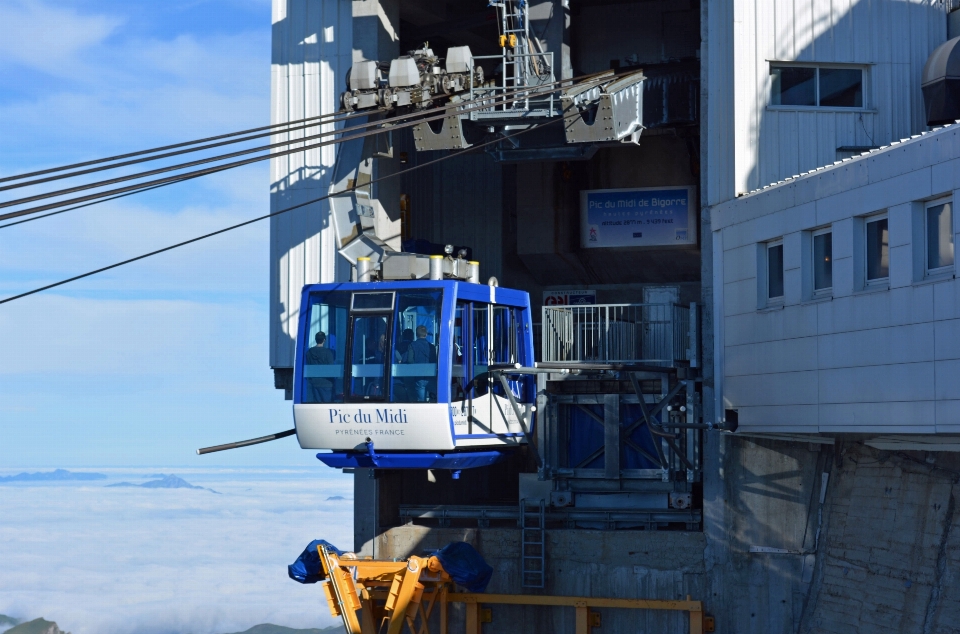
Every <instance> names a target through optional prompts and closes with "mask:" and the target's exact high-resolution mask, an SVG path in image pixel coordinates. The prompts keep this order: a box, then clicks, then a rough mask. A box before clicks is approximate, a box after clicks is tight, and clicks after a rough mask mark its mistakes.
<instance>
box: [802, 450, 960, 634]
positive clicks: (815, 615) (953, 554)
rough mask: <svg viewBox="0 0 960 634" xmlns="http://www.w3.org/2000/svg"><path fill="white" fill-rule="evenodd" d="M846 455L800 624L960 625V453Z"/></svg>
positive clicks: (944, 628)
mask: <svg viewBox="0 0 960 634" xmlns="http://www.w3.org/2000/svg"><path fill="white" fill-rule="evenodd" d="M840 455H841V456H842V458H841V460H840V462H841V464H842V466H841V467H839V468H836V467H834V469H833V477H832V482H831V485H830V489H829V493H828V496H827V504H826V506H825V509H824V531H823V533H822V535H821V545H822V547H821V553H822V556H821V557H820V561H819V562H818V563H817V565H816V567H815V571H814V577H813V580H812V582H813V588H812V592H811V593H810V597H809V605H808V607H807V610H806V612H805V613H804V618H803V626H802V628H801V629H800V631H801V632H810V633H816V634H827V633H831V634H832V633H837V634H840V633H843V634H858V633H860V632H863V633H866V632H878V631H882V632H903V633H907V632H910V633H913V632H924V633H927V632H958V631H960V583H958V582H960V515H958V513H957V504H956V501H957V496H958V494H960V486H958V484H957V483H958V479H960V456H957V454H954V453H939V454H921V453H906V452H896V453H891V452H884V451H877V450H872V449H868V448H864V447H856V446H854V447H850V448H841V449H840Z"/></svg>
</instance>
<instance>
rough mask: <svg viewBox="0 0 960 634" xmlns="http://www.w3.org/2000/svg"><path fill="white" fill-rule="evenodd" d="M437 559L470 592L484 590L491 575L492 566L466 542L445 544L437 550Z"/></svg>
mask: <svg viewBox="0 0 960 634" xmlns="http://www.w3.org/2000/svg"><path fill="white" fill-rule="evenodd" d="M437 559H439V560H440V565H441V566H443V569H444V570H446V571H447V574H448V575H450V576H451V577H452V578H453V580H454V581H456V582H457V583H459V584H460V585H461V586H463V587H464V588H466V589H467V590H469V591H470V592H483V591H484V590H486V589H487V584H488V583H490V577H492V576H493V568H491V567H490V566H489V565H487V562H485V561H484V560H483V557H482V556H481V555H480V553H478V552H477V551H476V550H475V549H474V548H473V546H471V545H470V544H468V543H466V542H453V543H451V544H447V545H446V546H444V547H443V548H441V549H440V550H438V551H437Z"/></svg>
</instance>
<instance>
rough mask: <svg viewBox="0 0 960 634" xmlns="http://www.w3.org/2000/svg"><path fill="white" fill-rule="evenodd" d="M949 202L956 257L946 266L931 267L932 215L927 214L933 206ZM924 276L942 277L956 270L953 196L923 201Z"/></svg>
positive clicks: (951, 233) (951, 240)
mask: <svg viewBox="0 0 960 634" xmlns="http://www.w3.org/2000/svg"><path fill="white" fill-rule="evenodd" d="M943 204H948V205H950V227H949V231H950V243H951V244H953V246H954V259H953V262H951V263H950V264H947V265H944V266H938V267H936V268H930V217H929V216H928V215H927V213H928V211H929V209H930V208H931V207H937V206H939V205H943ZM922 220H923V277H924V279H930V278H941V277H947V276H951V275H952V274H953V272H954V267H955V266H956V262H957V260H956V244H955V239H956V235H955V232H954V218H953V196H942V197H940V198H936V199H934V200H929V201H927V202H925V203H923V216H922Z"/></svg>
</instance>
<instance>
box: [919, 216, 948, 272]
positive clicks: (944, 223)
mask: <svg viewBox="0 0 960 634" xmlns="http://www.w3.org/2000/svg"><path fill="white" fill-rule="evenodd" d="M952 207H953V205H952V201H950V200H935V201H933V202H930V203H927V205H926V207H925V214H924V215H925V222H926V229H927V230H926V234H927V239H926V250H927V266H926V273H927V275H937V274H940V273H945V272H947V270H949V269H951V268H952V267H953V209H952Z"/></svg>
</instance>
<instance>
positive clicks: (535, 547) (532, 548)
mask: <svg viewBox="0 0 960 634" xmlns="http://www.w3.org/2000/svg"><path fill="white" fill-rule="evenodd" d="M520 574H521V578H522V585H523V587H524V588H543V587H544V582H545V580H546V574H547V568H546V539H545V533H544V502H543V500H530V501H529V502H528V501H527V500H526V499H523V500H520Z"/></svg>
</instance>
